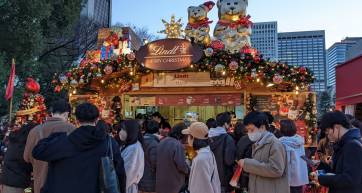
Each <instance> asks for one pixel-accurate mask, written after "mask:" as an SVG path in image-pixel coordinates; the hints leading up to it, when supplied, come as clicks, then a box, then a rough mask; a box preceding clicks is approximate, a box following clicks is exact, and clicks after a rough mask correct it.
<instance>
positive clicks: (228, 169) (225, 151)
mask: <svg viewBox="0 0 362 193" xmlns="http://www.w3.org/2000/svg"><path fill="white" fill-rule="evenodd" d="M216 123H217V127H216V128H211V129H210V131H209V137H210V148H211V151H212V152H213V153H214V155H215V158H216V163H217V168H218V172H219V178H220V182H221V192H222V193H228V192H231V191H232V190H233V188H231V186H230V185H229V182H230V180H231V178H232V176H233V168H234V165H235V153H236V145H235V142H234V139H233V138H232V137H231V136H230V135H229V134H228V133H227V130H228V129H229V128H230V126H231V116H230V113H228V112H225V113H221V114H218V115H217V116H216Z"/></svg>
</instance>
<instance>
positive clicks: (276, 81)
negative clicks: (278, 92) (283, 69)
mask: <svg viewBox="0 0 362 193" xmlns="http://www.w3.org/2000/svg"><path fill="white" fill-rule="evenodd" d="M273 82H274V84H281V83H282V82H283V78H282V77H281V76H280V75H279V74H276V75H274V77H273Z"/></svg>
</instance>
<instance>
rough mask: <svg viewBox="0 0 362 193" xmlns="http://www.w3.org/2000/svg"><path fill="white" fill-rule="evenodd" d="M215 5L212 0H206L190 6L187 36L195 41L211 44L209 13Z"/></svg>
mask: <svg viewBox="0 0 362 193" xmlns="http://www.w3.org/2000/svg"><path fill="white" fill-rule="evenodd" d="M214 6H215V3H214V2H212V1H208V2H205V3H204V4H202V5H199V6H191V7H189V8H188V24H187V26H186V29H185V34H186V38H188V39H190V40H191V39H193V40H194V42H195V43H200V44H205V45H209V44H210V42H211V38H210V34H209V33H210V24H211V23H212V21H209V18H208V17H207V14H208V13H209V11H210V10H211V9H212V8H213V7H214Z"/></svg>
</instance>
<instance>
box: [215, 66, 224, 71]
mask: <svg viewBox="0 0 362 193" xmlns="http://www.w3.org/2000/svg"><path fill="white" fill-rule="evenodd" d="M224 69H225V66H224V65H222V64H218V65H216V66H215V71H216V72H222V71H223V70H224Z"/></svg>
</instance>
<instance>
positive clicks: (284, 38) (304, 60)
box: [278, 31, 326, 92]
mask: <svg viewBox="0 0 362 193" xmlns="http://www.w3.org/2000/svg"><path fill="white" fill-rule="evenodd" d="M325 50H326V46H325V31H304V32H286V33H278V56H279V60H280V61H281V62H285V63H288V64H290V65H296V66H305V67H308V68H309V69H311V70H312V71H313V73H314V76H315V78H316V80H315V82H314V84H312V90H313V91H315V92H323V91H325V90H326V52H325Z"/></svg>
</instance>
